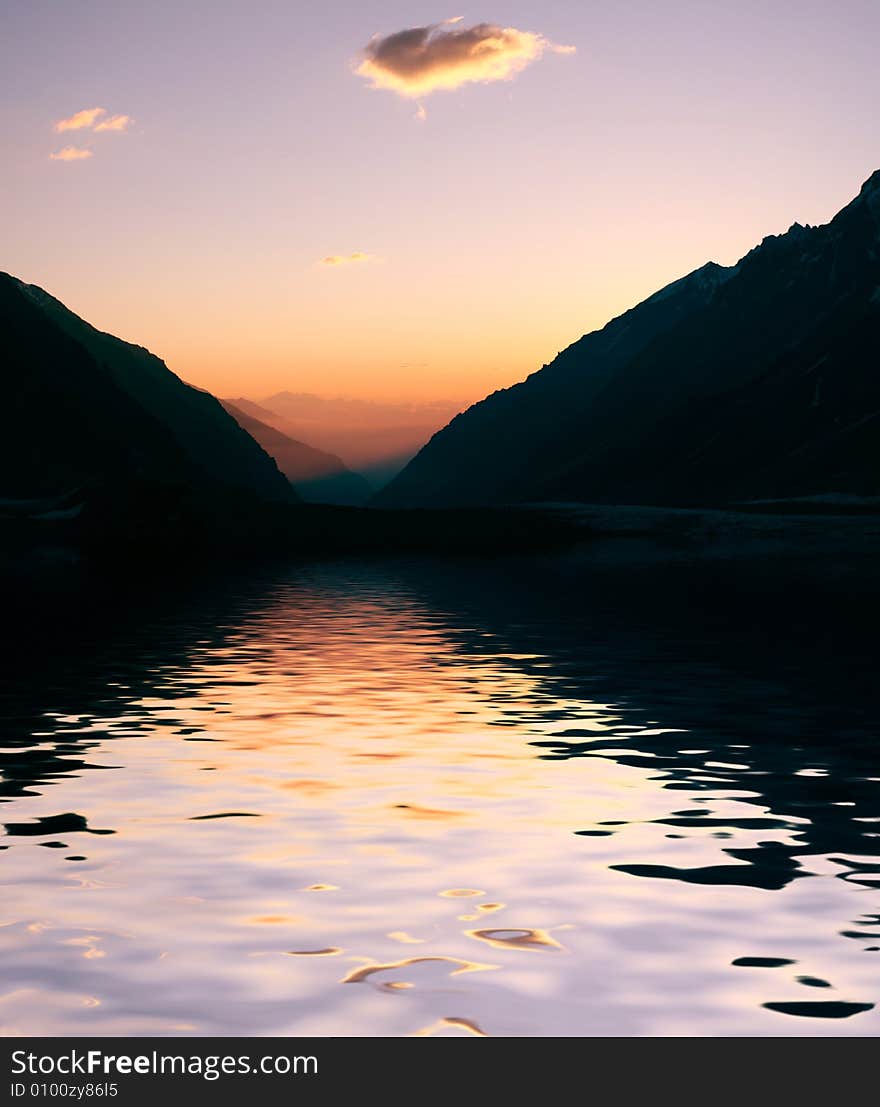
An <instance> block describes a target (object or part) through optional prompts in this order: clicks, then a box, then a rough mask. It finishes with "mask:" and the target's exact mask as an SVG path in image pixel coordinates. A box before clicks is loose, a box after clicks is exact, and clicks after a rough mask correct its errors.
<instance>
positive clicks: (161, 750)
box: [0, 551, 880, 1035]
mask: <svg viewBox="0 0 880 1107" xmlns="http://www.w3.org/2000/svg"><path fill="white" fill-rule="evenodd" d="M808 568H810V567H808ZM813 569H815V567H811V568H810V571H804V572H803V573H799V572H791V571H790V570H789V567H788V566H787V565H786V564H785V563H784V562H782V563H775V564H769V565H768V564H767V563H766V562H758V563H754V564H752V563H750V564H738V565H735V566H731V565H724V566H719V565H716V564H709V563H704V562H699V561H697V562H694V561H693V560H690V559H689V558H687V557H680V556H676V557H672V558H670V559H669V560H661V561H657V562H644V563H643V562H640V561H639V560H638V559H637V558H633V559H631V560H630V561H629V562H627V561H626V559H625V558H624V559H623V561H621V560H620V559H619V558H617V557H606V558H605V559H603V558H601V557H598V558H596V557H592V556H591V555H590V554H589V553H584V552H583V551H573V552H571V553H568V554H556V555H553V556H549V555H548V556H547V557H546V558H541V557H529V558H525V557H523V558H516V557H513V558H510V559H507V560H497V561H490V560H482V561H481V560H477V559H474V560H467V559H462V560H459V561H440V560H437V561H432V560H427V559H424V560H420V559H417V558H412V559H401V560H398V561H386V562H384V563H382V562H370V561H361V562H358V561H338V562H325V563H323V564H312V565H308V564H304V565H294V566H287V567H272V568H266V569H260V570H248V571H246V572H245V571H240V572H239V573H238V574H235V575H223V574H220V573H217V574H212V575H206V576H204V577H202V578H201V579H200V580H199V581H198V582H188V583H186V584H178V585H177V586H176V587H175V588H173V589H169V588H167V587H163V586H160V585H159V584H158V583H157V582H152V583H149V584H145V585H144V586H143V587H137V588H135V587H133V586H132V584H131V582H129V583H128V585H124V586H123V585H110V584H108V583H107V582H101V581H95V580H86V581H83V580H82V579H81V576H80V575H79V574H78V573H77V572H76V571H73V570H71V571H70V572H69V573H68V572H67V571H66V570H64V569H60V570H58V573H57V574H56V575H55V576H53V578H52V583H51V585H50V586H48V587H47V588H46V589H40V588H35V589H34V590H33V592H32V593H27V595H26V596H24V597H22V596H21V595H20V596H19V597H18V603H17V605H16V608H15V620H14V622H15V623H17V625H13V622H10V623H9V624H8V627H7V636H6V647H7V660H6V664H5V671H6V674H7V678H8V679H7V680H6V681H5V682H4V689H3V699H2V716H3V733H2V747H0V771H2V777H0V799H2V801H3V802H2V805H0V821H2V823H3V825H4V826H5V836H3V837H2V838H0V883H2V892H0V981H2V983H0V1027H2V1028H3V1031H4V1032H5V1033H21V1034H29V1035H31V1034H36V1035H49V1034H53V1035H86V1034H89V1035H91V1034H94V1035H101V1034H113V1035H121V1034H130V1035H166V1034H167V1035H177V1034H180V1035H186V1034H194V1035H195V1034H198V1035H233V1034H247V1035H274V1034H279V1035H331V1034H342V1035H411V1034H417V1035H433V1034H468V1035H483V1034H485V1035H596V1034H598V1035H636V1034H638V1035H642V1034H672V1035H690V1034H698V1035H705V1034H712V1035H716V1034H717V1035H753V1034H754V1035H780V1034H783V1035H792V1034H807V1035H816V1034H835V1035H839V1034H858V1035H864V1034H876V1033H877V1032H878V1030H880V1013H878V1007H877V1006H876V1004H877V1002H878V999H880V754H878V743H877V720H878V713H877V705H876V690H875V683H876V682H875V669H876V618H875V616H876V612H877V604H876V596H875V595H874V594H873V593H871V595H869V596H866V595H865V593H864V591H863V589H862V586H861V584H860V583H859V582H858V581H853V580H851V579H849V578H843V579H839V577H838V576H834V577H833V579H830V580H828V581H820V582H819V583H817V579H816V573H815V572H813V571H812V570H813Z"/></svg>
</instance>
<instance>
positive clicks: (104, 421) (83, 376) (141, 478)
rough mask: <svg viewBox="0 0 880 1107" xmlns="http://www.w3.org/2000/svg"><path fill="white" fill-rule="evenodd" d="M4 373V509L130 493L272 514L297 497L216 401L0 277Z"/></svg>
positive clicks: (30, 288) (0, 455)
mask: <svg viewBox="0 0 880 1107" xmlns="http://www.w3.org/2000/svg"><path fill="white" fill-rule="evenodd" d="M0 334H2V336H3V345H4V354H5V365H4V377H3V404H2V405H0V497H4V498H12V499H14V498H21V497H40V496H57V495H63V494H67V493H70V492H72V491H75V490H76V489H78V488H79V489H93V490H94V489H96V488H100V487H107V486H111V485H112V486H113V487H114V488H120V487H126V486H130V485H131V484H132V482H136V483H145V482H146V483H153V484H159V485H165V486H180V487H186V488H187V489H189V490H193V489H200V490H202V491H205V492H207V491H209V490H210V491H211V492H217V491H219V490H222V489H228V490H230V491H233V490H234V491H235V492H237V493H241V494H244V495H246V496H249V497H252V498H254V499H256V500H260V501H265V502H279V503H291V502H295V501H296V500H297V499H298V497H297V495H296V493H295V492H294V490H293V488H292V487H291V485H290V483H289V481H288V480H287V479H286V478H285V477H284V476H283V475H282V474H281V472H280V471H279V469H278V466H277V465H276V464H275V462H274V460H273V459H272V458H271V457H269V455H268V454H267V453H266V452H265V451H264V450H263V449H262V448H261V447H260V446H259V445H258V444H257V443H256V442H255V441H254V439H253V438H252V437H251V436H250V435H249V434H248V433H247V432H246V431H244V430H242V428H241V427H240V426H239V425H238V423H237V422H236V421H235V419H233V418H232V416H231V415H229V414H228V413H227V412H226V411H224V409H223V407H222V406H221V405H220V403H219V402H218V401H217V400H216V399H215V398H214V397H213V396H211V395H210V394H209V393H207V392H202V391H200V390H199V389H197V388H193V387H192V386H191V385H188V384H185V383H184V382H183V381H182V380H181V379H180V378H179V377H177V376H175V374H174V373H172V372H171V370H170V369H169V368H168V367H167V366H166V365H165V363H164V362H163V361H161V360H160V359H159V358H158V357H156V356H155V355H154V354H151V353H150V352H149V351H148V350H145V349H143V347H141V346H135V345H132V344H131V343H129V342H123V341H121V340H120V339H118V338H114V337H113V336H112V335H110V334H104V333H103V332H101V331H98V330H96V329H95V328H94V327H92V326H90V325H89V324H88V323H86V322H85V321H84V320H82V319H80V318H79V316H77V315H74V314H73V312H71V311H69V310H68V309H67V308H66V307H65V306H64V305H63V304H62V303H60V301H58V300H56V299H55V298H54V297H52V296H50V295H49V294H48V293H47V292H44V291H43V289H41V288H38V287H37V286H36V285H30V284H24V283H23V282H22V281H19V280H17V279H16V278H14V277H11V276H9V275H8V274H5V273H3V274H0Z"/></svg>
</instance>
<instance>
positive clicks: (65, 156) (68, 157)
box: [49, 146, 92, 161]
mask: <svg viewBox="0 0 880 1107" xmlns="http://www.w3.org/2000/svg"><path fill="white" fill-rule="evenodd" d="M91 156H92V151H91V150H83V149H81V148H80V147H79V146H65V147H64V149H62V150H56V151H55V153H54V154H50V155H49V159H50V161H83V160H84V159H85V158H90V157H91Z"/></svg>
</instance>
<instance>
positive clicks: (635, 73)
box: [0, 0, 880, 402]
mask: <svg viewBox="0 0 880 1107" xmlns="http://www.w3.org/2000/svg"><path fill="white" fill-rule="evenodd" d="M0 19H2V28H0V52H2V55H3V56H2V64H0V123H2V134H3V147H4V150H3V172H2V174H0V231H2V237H0V241H2V245H3V252H2V256H0V269H5V270H7V271H8V272H11V273H13V274H14V275H15V276H18V277H21V278H22V279H23V280H26V281H28V282H32V283H36V284H39V285H41V286H42V287H44V288H45V289H47V290H48V291H50V292H51V293H52V294H53V295H55V296H57V297H58V298H59V299H61V300H62V301H64V303H66V304H67V305H68V306H69V307H70V308H72V309H73V310H74V311H76V312H77V313H78V314H80V315H82V316H83V317H84V318H86V319H88V320H89V321H90V322H92V323H94V324H95V325H96V326H98V327H100V328H101V329H103V330H108V331H110V332H112V333H114V334H117V335H119V336H120V337H123V338H127V339H129V340H131V341H135V342H137V343H139V344H141V345H145V346H148V347H149V348H150V349H151V350H153V351H154V352H155V353H157V354H159V355H160V356H161V357H163V358H164V359H165V360H166V362H167V363H168V365H169V366H170V367H171V368H172V369H174V370H175V371H176V372H177V373H178V374H180V375H181V376H182V377H184V379H186V380H188V381H191V382H192V383H194V384H197V385H199V386H201V387H204V388H208V389H210V390H211V391H214V392H215V393H218V394H219V395H248V396H251V397H261V396H267V395H269V394H271V393H273V392H276V391H279V390H282V389H288V390H291V391H299V392H318V393H321V394H326V395H351V396H357V397H363V398H374V399H378V400H383V401H387V400H404V401H424V400H444V401H447V400H451V401H455V402H459V401H462V402H470V401H472V400H475V399H478V398H480V397H481V396H483V395H485V394H486V393H488V392H491V391H493V390H494V389H496V388H499V387H504V386H506V385H509V384H511V383H513V382H515V381H517V380H521V379H522V378H523V377H524V376H526V375H527V374H528V373H530V372H532V371H534V370H535V369H537V368H539V367H540V366H541V365H542V364H544V363H546V362H549V361H550V360H552V358H553V357H554V356H555V354H556V353H557V352H558V351H559V350H560V349H563V348H564V347H565V346H567V345H569V344H570V343H571V342H572V341H574V340H575V339H577V338H578V337H579V336H580V335H581V334H583V333H585V332H587V331H589V330H592V329H594V328H596V327H599V326H602V325H603V324H604V323H605V322H607V320H608V319H609V318H611V317H613V316H614V315H617V314H619V313H620V312H621V311H623V310H625V309H626V308H628V307H630V306H632V305H633V304H634V303H636V302H638V301H639V300H640V299H643V298H644V297H645V296H647V295H649V294H650V293H652V292H653V291H655V290H656V289H658V288H660V287H661V286H662V285H664V284H666V283H668V282H669V281H671V280H673V279H676V278H677V277H679V276H682V275H683V274H684V273H686V272H689V271H690V270H692V269H694V268H696V267H697V266H699V265H701V264H703V263H704V262H705V261H707V260H709V259H712V260H715V261H718V262H721V263H724V264H726V263H731V262H733V261H735V260H736V259H737V258H738V257H739V256H741V255H742V254H743V253H745V252H746V251H747V250H748V249H750V248H751V247H752V246H753V245H755V244H756V243H757V242H758V241H760V239H761V238H762V237H764V236H765V235H767V234H771V233H778V232H781V231H784V230H785V229H787V227H788V226H790V224H791V223H792V222H794V221H795V220H797V221H799V222H801V223H820V222H825V221H827V220H828V219H829V218H830V217H831V216H832V215H833V214H834V212H835V211H837V210H838V209H839V208H840V207H842V206H843V204H845V203H846V202H847V201H848V200H849V199H850V198H851V197H852V196H853V195H855V193H856V192H857V191H858V188H859V186H860V185H861V183H862V181H863V180H864V179H865V178H867V177H868V176H869V174H870V173H871V172H872V171H873V170H874V169H876V168H878V167H880V117H878V115H877V111H876V105H877V104H878V103H880V66H878V65H877V51H878V45H880V4H878V3H877V2H876V0H838V2H836V3H834V4H829V3H827V0H822V2H816V0H772V2H768V0H739V2H738V3H737V4H735V5H734V4H730V3H727V2H713V0H702V2H696V0H666V2H662V0H620V2H616V3H614V4H609V3H607V2H606V0H602V2H595V3H594V2H591V0H565V2H563V0H544V2H542V3H537V2H535V0H531V2H520V0H515V2H503V0H473V3H472V4H469V5H468V6H467V7H461V8H458V9H452V8H444V6H443V4H442V3H439V2H438V0H431V2H430V3H422V2H421V0H419V2H409V3H403V2H388V0H383V2H380V0H357V2H342V0H324V2H322V3H320V4H319V3H315V2H309V3H305V2H295V0H285V2H281V0H248V2H243V0H210V2H209V0H186V2H185V3H182V2H180V0H150V2H149V3H146V2H137V3H135V2H134V0H77V2H76V3H70V2H67V0H5V2H4V4H3V14H2V17H0ZM420 28H421V30H418V29H420ZM413 29H416V30H415V31H414V33H413V34H409V35H401V34H400V32H403V31H408V30H413Z"/></svg>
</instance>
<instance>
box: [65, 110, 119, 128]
mask: <svg viewBox="0 0 880 1107" xmlns="http://www.w3.org/2000/svg"><path fill="white" fill-rule="evenodd" d="M106 114H107V109H106V108H83V110H82V111H78V112H74V114H73V115H71V116H69V117H68V118H67V119H59V120H58V122H57V123H56V124H55V130H56V131H82V130H84V129H85V128H86V127H94V126H95V123H96V122H97V120H98V119H99V118H100V117H101V116H102V115H106Z"/></svg>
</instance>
